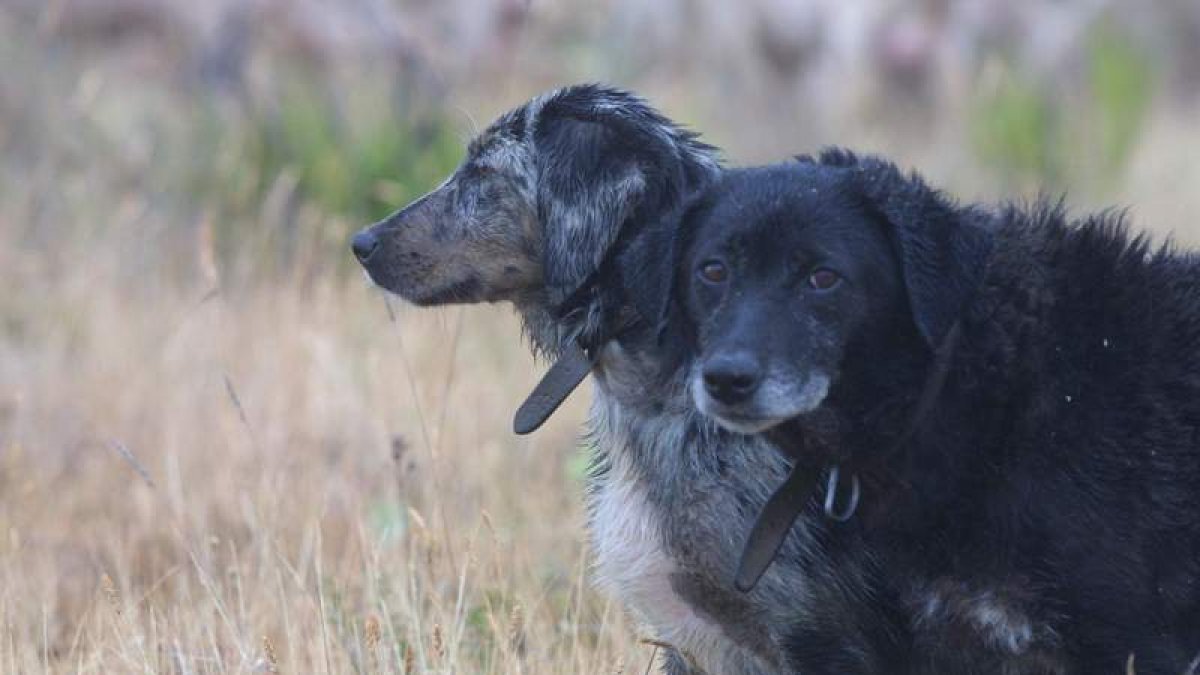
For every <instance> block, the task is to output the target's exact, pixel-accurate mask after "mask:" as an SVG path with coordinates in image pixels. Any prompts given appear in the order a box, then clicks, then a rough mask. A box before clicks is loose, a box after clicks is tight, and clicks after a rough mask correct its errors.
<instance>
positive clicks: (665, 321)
mask: <svg viewBox="0 0 1200 675" xmlns="http://www.w3.org/2000/svg"><path fill="white" fill-rule="evenodd" d="M704 195H705V193H703V192H701V193H699V194H697V195H693V196H692V197H691V198H689V199H687V200H685V201H684V202H683V203H682V204H680V205H679V206H678V207H676V208H675V209H674V210H672V211H671V212H670V213H669V214H667V215H666V216H663V217H662V218H659V219H657V220H656V221H655V222H653V223H651V224H648V225H647V227H646V228H645V229H644V230H643V231H642V232H641V234H639V235H638V237H637V238H636V239H635V240H634V245H633V246H630V247H629V248H628V250H627V251H626V252H625V254H624V255H622V257H621V262H620V266H621V277H622V287H623V288H624V290H625V293H626V296H627V297H628V299H629V302H630V304H632V305H633V306H634V308H635V309H636V310H637V311H638V314H640V315H641V316H642V319H643V320H644V321H646V323H647V324H649V325H650V326H652V327H653V328H654V331H655V333H656V335H657V337H658V339H659V340H660V341H661V340H664V339H667V337H666V336H667V335H668V334H678V331H679V330H680V329H681V328H683V326H682V325H681V324H680V321H681V320H682V319H683V317H682V316H680V315H679V314H678V312H677V308H678V307H679V304H680V303H681V302H683V298H682V296H681V295H680V289H681V284H682V281H681V280H682V278H683V276H682V275H685V274H687V271H686V270H682V269H681V266H682V265H683V258H684V255H685V254H686V252H687V249H688V246H689V245H690V243H691V239H692V232H693V231H694V230H695V228H694V227H693V223H694V222H695V218H696V215H697V214H698V213H699V211H700V210H701V209H702V208H703V207H704V204H706V203H707V200H706V199H705V198H704Z"/></svg>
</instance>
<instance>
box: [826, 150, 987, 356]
mask: <svg viewBox="0 0 1200 675" xmlns="http://www.w3.org/2000/svg"><path fill="white" fill-rule="evenodd" d="M822 163H823V164H827V165H832V166H844V167H846V168H847V169H848V170H849V171H851V172H852V175H853V177H854V180H855V183H856V185H857V188H858V189H859V190H860V191H861V193H862V195H863V196H864V197H865V199H866V201H867V205H868V208H870V209H872V210H874V211H875V212H876V213H877V214H878V215H879V216H880V217H881V218H882V219H883V220H884V221H885V222H886V224H887V226H888V229H889V232H890V235H891V237H892V239H893V242H894V244H895V248H896V251H897V253H898V255H899V258H900V264H901V266H902V267H903V271H904V285H905V288H906V291H907V294H908V301H909V305H910V307H911V310H912V314H913V321H914V322H915V323H916V326H917V329H918V330H919V331H920V333H921V335H922V336H923V337H924V338H925V340H926V342H927V343H928V344H929V345H930V346H931V347H934V348H936V347H937V346H938V345H940V344H941V343H942V340H943V339H944V338H945V336H946V333H947V332H949V330H950V328H951V326H953V325H954V322H955V321H957V320H958V317H959V315H960V314H961V313H962V310H963V307H964V306H965V305H966V303H967V301H968V300H969V299H970V297H971V295H972V294H973V293H974V291H975V289H976V288H977V287H978V286H979V284H980V283H981V282H982V281H983V275H984V272H985V269H986V266H987V259H988V254H989V253H990V252H991V248H992V235H991V233H990V231H989V228H988V225H987V223H988V220H989V218H988V216H987V214H985V213H984V212H982V211H980V210H977V209H971V208H962V207H958V206H956V205H955V204H954V203H953V202H952V201H951V200H949V199H948V198H947V197H945V196H944V195H943V194H941V193H940V192H938V191H937V190H934V189H932V188H930V187H929V186H928V185H926V184H925V182H924V181H923V180H922V179H921V178H920V177H919V176H917V175H916V174H909V175H905V174H903V173H902V172H901V171H900V170H899V169H897V168H896V166H895V165H894V164H892V163H890V162H887V161H884V160H881V159H878V158H874V157H862V158H858V157H855V156H854V155H853V154H851V153H848V152H846V151H841V150H837V151H830V152H827V153H826V154H825V155H823V156H822Z"/></svg>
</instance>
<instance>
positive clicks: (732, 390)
mask: <svg viewBox="0 0 1200 675" xmlns="http://www.w3.org/2000/svg"><path fill="white" fill-rule="evenodd" d="M703 376H704V389H705V391H707V392H708V395H709V396H711V397H713V398H714V399H716V400H717V401H720V402H721V403H724V404H726V405H735V404H738V403H743V402H745V401H746V400H747V399H749V398H750V395H751V394H753V393H754V390H755V389H757V388H758V383H759V382H760V381H762V366H760V365H759V362H758V359H756V358H754V355H753V354H751V353H750V352H745V351H740V352H732V353H725V354H718V355H716V356H714V357H712V358H710V359H708V361H707V362H705V364H704V371H703Z"/></svg>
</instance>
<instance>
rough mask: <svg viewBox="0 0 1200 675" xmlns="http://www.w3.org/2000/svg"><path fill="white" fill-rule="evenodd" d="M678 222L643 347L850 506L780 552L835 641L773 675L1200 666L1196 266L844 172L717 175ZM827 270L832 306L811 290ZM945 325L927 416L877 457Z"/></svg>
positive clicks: (1109, 229) (722, 416)
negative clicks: (800, 566)
mask: <svg viewBox="0 0 1200 675" xmlns="http://www.w3.org/2000/svg"><path fill="white" fill-rule="evenodd" d="M680 219H681V220H680V224H679V225H678V226H671V227H668V228H666V230H665V231H664V233H663V234H662V235H661V239H660V240H657V246H658V253H656V254H653V255H659V256H668V255H670V254H668V253H667V251H670V250H672V249H673V250H674V251H675V253H674V256H675V258H676V259H677V261H678V276H677V277H676V278H675V280H674V281H675V284H674V285H675V287H676V290H675V292H674V294H673V296H671V297H672V298H673V302H674V304H673V305H672V304H670V303H669V304H668V306H667V308H665V310H664V314H665V316H667V317H668V319H670V320H669V321H668V322H667V323H666V324H665V326H664V333H663V334H664V340H665V341H666V344H667V346H668V348H669V349H668V350H670V349H678V350H690V351H691V352H692V353H694V354H695V355H696V361H695V365H694V367H693V369H692V378H691V392H692V395H693V399H694V400H695V401H696V402H697V405H698V407H699V408H701V409H704V410H708V411H709V412H711V413H712V414H713V416H714V417H715V418H716V419H717V420H719V421H720V422H721V424H722V425H723V426H727V427H730V428H733V429H735V430H741V431H745V430H747V429H750V428H755V429H756V430H763V429H766V430H767V431H766V433H767V434H768V435H769V436H770V437H771V438H772V440H773V441H775V442H776V443H777V444H779V446H780V447H782V448H783V449H785V450H787V451H788V452H789V453H791V454H793V455H794V456H799V457H801V458H803V457H804V455H805V453H809V452H811V453H826V452H830V451H832V452H833V453H834V454H835V455H836V456H838V457H845V458H846V459H845V460H844V461H843V464H842V471H843V472H855V473H857V475H858V476H859V477H860V478H861V480H862V483H863V497H862V503H861V505H860V507H859V509H858V512H857V514H856V515H855V516H854V518H853V519H852V520H851V521H850V522H848V523H844V524H836V523H830V522H821V521H822V516H821V514H820V509H819V507H818V506H817V504H816V503H815V502H814V504H812V505H811V508H810V509H809V510H808V511H807V512H806V513H805V514H804V515H802V517H801V520H800V522H799V523H798V525H797V526H796V528H794V529H793V532H792V535H791V536H792V537H796V536H800V535H798V534H797V533H798V532H801V531H803V532H805V533H806V535H805V536H806V537H809V538H808V539H806V546H808V547H810V549H809V550H811V551H812V553H811V556H812V557H811V558H809V560H808V571H809V573H810V574H811V575H812V576H813V577H817V578H823V579H832V580H833V583H834V585H835V588H836V590H837V592H836V593H832V594H831V593H825V594H824V595H823V596H822V597H823V599H822V600H821V602H824V603H827V605H826V606H827V607H828V609H829V613H828V616H829V621H827V622H823V621H822V620H821V618H820V614H819V613H818V612H810V613H808V614H807V616H809V617H810V618H809V619H808V620H805V621H801V622H798V623H797V624H794V625H793V626H792V628H791V637H790V639H789V640H788V642H787V644H788V650H787V651H788V659H789V664H790V665H791V666H792V667H795V668H796V669H798V670H799V671H800V672H805V673H808V672H831V673H832V672H840V673H847V672H855V673H858V672H889V673H893V672H922V673H935V672H937V673H951V672H953V673H1071V674H1076V673H1077V674H1088V675H1090V674H1092V673H1119V672H1125V668H1126V664H1127V662H1128V660H1129V659H1130V658H1131V657H1132V658H1133V660H1134V667H1135V669H1136V672H1137V673H1139V674H1143V675H1144V674H1148V673H1149V674H1158V673H1162V674H1170V675H1178V674H1180V673H1184V672H1188V673H1191V672H1193V671H1195V670H1196V668H1197V661H1196V659H1197V658H1198V656H1200V261H1198V260H1197V259H1196V257H1195V256H1194V255H1192V254H1188V253H1182V252H1179V251H1177V250H1174V249H1173V248H1171V247H1169V246H1166V247H1162V248H1159V249H1154V248H1152V247H1151V246H1150V244H1149V243H1148V242H1147V240H1146V239H1145V238H1144V237H1142V236H1133V235H1131V234H1130V233H1129V232H1128V231H1127V228H1126V227H1125V225H1124V224H1123V222H1122V219H1121V217H1120V216H1119V215H1113V214H1103V215H1098V216H1091V217H1086V218H1082V219H1077V220H1076V219H1070V218H1068V217H1067V215H1066V214H1065V212H1064V210H1063V209H1062V207H1061V206H1059V205H1054V204H1039V205H1036V206H1034V207H1032V208H1019V207H1013V206H1005V207H999V208H996V209H993V210H983V209H981V208H979V207H975V206H969V207H963V206H960V205H957V204H955V203H953V202H952V201H951V200H949V199H948V198H946V197H945V196H943V195H942V194H940V193H938V192H937V191H935V190H932V189H930V188H928V187H927V186H926V185H925V184H924V183H923V181H922V180H921V179H920V178H919V177H917V176H915V175H905V174H903V173H902V172H900V171H899V170H897V169H896V167H895V166H893V165H892V164H890V163H888V162H886V161H883V160H880V159H876V158H871V157H857V156H855V155H853V154H851V153H848V152H845V151H838V150H834V151H828V152H826V153H824V154H823V155H821V156H820V158H819V159H817V160H808V159H802V161H800V162H797V163H793V164H788V165H780V166H777V167H772V168H768V169H758V170H741V171H731V172H728V173H727V174H726V175H725V176H724V177H723V178H722V180H721V181H719V182H718V183H716V184H715V185H714V186H712V187H710V188H709V189H707V190H705V191H704V193H703V194H702V195H701V196H700V197H699V198H698V199H696V200H694V201H693V202H692V203H691V205H690V206H689V208H688V209H686V210H685V211H684V212H683V213H682V215H681V216H680ZM676 227H677V229H675V228H676ZM674 233H680V234H679V236H676V235H675V234H674ZM714 263H715V264H718V265H720V266H721V267H723V268H724V273H721V272H720V270H719V269H717V268H714V267H711V265H712V264H714ZM821 269H830V270H832V271H834V272H836V273H837V274H839V275H840V276H841V282H840V283H838V284H834V285H833V286H830V287H827V288H820V289H818V288H815V287H814V284H815V286H822V287H824V286H825V285H826V282H828V281H829V279H828V278H827V277H822V278H820V279H818V280H817V281H816V282H813V281H812V278H813V277H812V275H813V274H814V272H816V271H818V270H821ZM714 280H715V281H714ZM640 283H643V284H645V285H646V286H647V288H648V289H649V290H647V291H645V292H646V293H647V294H649V295H653V293H654V292H655V291H654V290H653V289H655V288H661V284H662V283H664V282H663V281H662V280H661V279H655V278H652V277H650V276H645V277H643V278H642V279H640ZM656 284H658V285H656ZM680 308H682V311H679V310H680ZM956 322H957V324H958V326H959V329H960V331H961V337H960V339H959V341H958V344H957V345H956V347H955V349H954V352H953V355H952V360H951V361H950V371H949V375H948V378H947V380H946V382H945V384H944V388H943V389H942V391H941V392H940V395H939V396H938V398H937V400H936V405H935V406H934V407H933V409H932V410H931V411H930V413H929V414H928V415H927V416H926V417H925V419H924V420H922V423H921V424H920V426H919V428H918V430H917V431H916V433H915V434H914V436H913V437H912V439H911V440H910V441H908V442H906V443H904V444H903V446H902V447H901V448H899V449H897V450H895V451H893V452H885V449H889V448H891V447H892V446H893V444H894V441H895V440H896V439H897V438H898V437H899V436H900V435H901V434H902V433H903V431H904V428H905V427H906V425H907V424H908V422H909V418H910V416H911V414H912V412H913V408H914V405H915V402H916V400H917V397H918V395H919V393H920V391H921V387H922V383H923V382H924V378H925V377H926V374H927V372H928V370H929V368H930V364H931V361H932V351H933V347H935V346H936V345H938V344H940V341H941V340H942V339H944V337H945V335H946V334H947V332H948V331H949V330H950V327H951V326H953V325H954V324H955V323H956ZM789 344H790V349H789V348H786V347H787V346H788V345H789ZM730 354H741V356H738V357H737V358H741V359H743V361H744V362H743V363H742V365H740V366H739V365H736V364H735V366H733V367H732V368H733V370H734V371H735V372H734V375H732V376H731V375H729V372H728V371H729V368H730V366H728V363H726V362H722V361H721V357H728V356H729V355H730ZM734 360H735V361H737V359H734ZM713 363H717V365H716V366H713V365H712V364H713ZM746 363H749V365H745V364H746ZM722 368H725V371H722V370H721V369H722ZM739 369H740V370H739ZM712 372H716V373H717V377H715V379H714V378H712V377H709V375H711V374H712ZM814 374H822V375H825V376H827V377H828V379H829V386H828V390H827V392H822V395H821V396H819V397H817V399H816V400H809V399H804V400H800V399H798V398H795V397H800V398H803V396H801V394H798V393H797V390H798V389H800V387H798V386H794V387H791V388H790V389H789V388H788V387H785V386H783V385H779V386H777V387H774V388H773V389H771V390H770V391H765V390H766V389H768V387H766V385H764V384H763V383H766V382H770V381H771V378H772V377H776V376H778V377H783V378H792V380H794V381H795V380H799V381H803V380H804V379H805V378H812V377H813V376H814ZM721 377H725V378H726V379H725V380H721ZM730 377H732V378H733V379H729V378H730ZM738 377H742V378H743V379H741V380H739V379H737V378H738ZM745 378H748V379H745ZM731 387H732V388H731ZM739 387H741V388H739ZM744 388H749V392H747V391H743V390H742V389H744ZM760 389H761V390H760ZM781 392H782V393H781ZM811 394H812V392H811V391H810V392H808V394H807V395H809V398H810V399H811ZM789 396H792V397H793V399H791V400H775V399H787V398H788V397H789ZM772 397H774V399H772ZM768 399H771V400H768ZM789 406H791V407H789ZM778 411H792V412H794V413H795V414H794V415H793V416H792V417H791V418H790V420H789V421H786V422H784V421H782V420H780V419H777V418H776V417H774V416H772V415H774V413H775V412H778ZM756 415H757V417H755V416H756ZM822 456H823V455H822ZM813 528H818V529H819V532H820V534H818V535H817V536H812V531H813ZM864 561H866V562H864ZM776 564H779V563H778V562H777V563H776ZM843 569H844V570H847V573H845V574H842V573H839V571H840V570H843ZM863 570H868V571H869V573H868V574H866V575H865V576H864V573H863ZM851 571H852V572H851ZM801 602H804V603H813V602H818V600H817V599H816V598H812V597H811V596H806V597H805V598H804V599H803V600H802V601H801ZM813 609H814V610H815V609H817V608H816V607H813ZM1189 669H1190V670H1189Z"/></svg>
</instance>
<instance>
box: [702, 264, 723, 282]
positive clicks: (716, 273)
mask: <svg viewBox="0 0 1200 675" xmlns="http://www.w3.org/2000/svg"><path fill="white" fill-rule="evenodd" d="M700 278H702V279H704V280H705V281H707V282H708V283H710V284H723V283H725V280H726V279H728V278H729V268H727V267H725V264H724V263H722V262H718V261H716V260H709V261H708V262H706V263H704V264H703V265H701V266H700Z"/></svg>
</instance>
